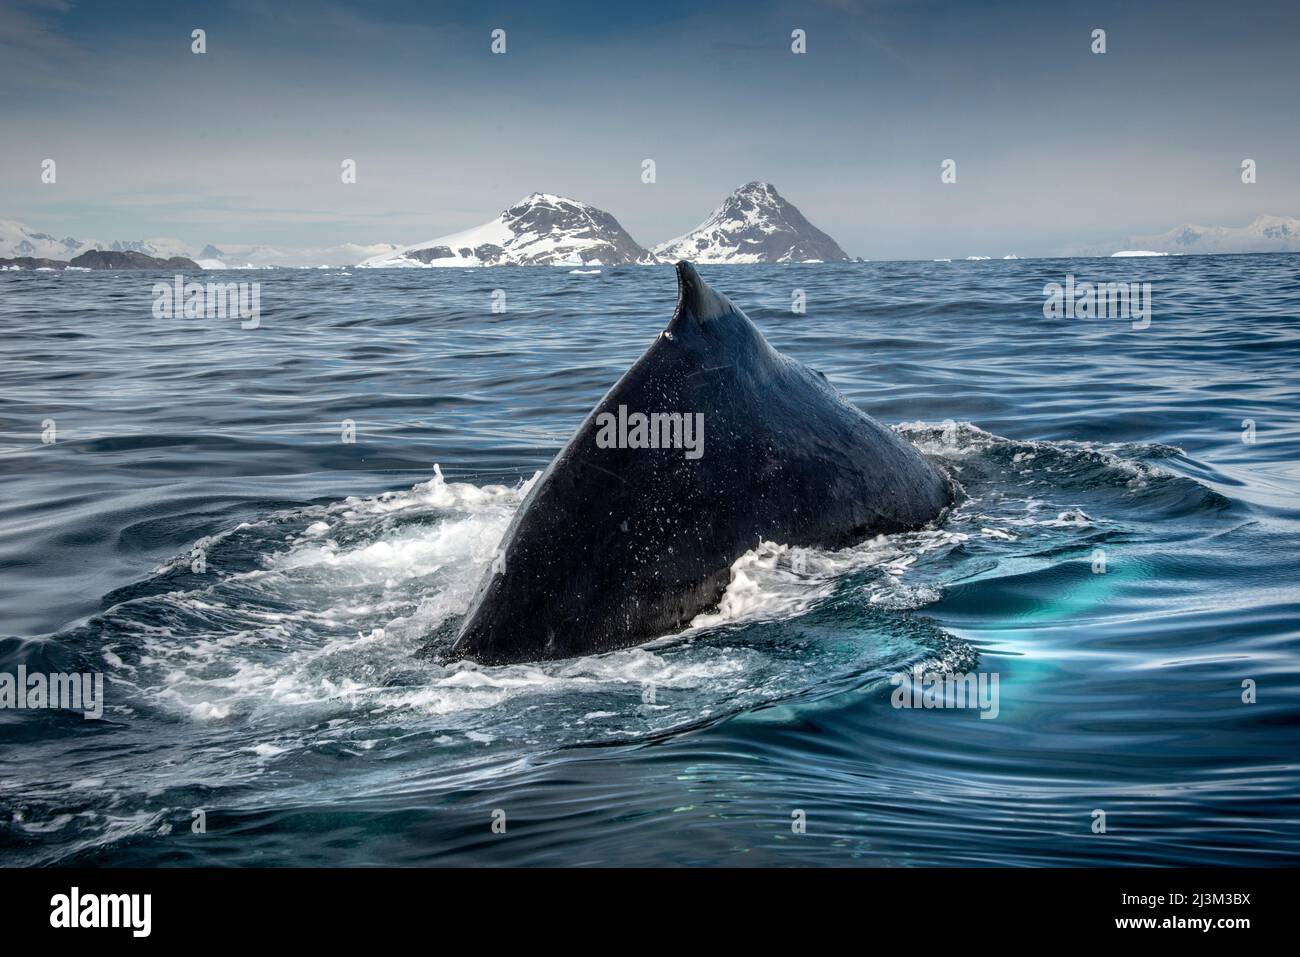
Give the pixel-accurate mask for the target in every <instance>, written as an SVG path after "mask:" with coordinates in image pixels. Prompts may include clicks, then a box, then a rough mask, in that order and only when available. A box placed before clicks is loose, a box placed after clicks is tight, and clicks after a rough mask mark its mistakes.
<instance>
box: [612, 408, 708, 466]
mask: <svg viewBox="0 0 1300 957" xmlns="http://www.w3.org/2000/svg"><path fill="white" fill-rule="evenodd" d="M596 426H597V428H598V430H599V431H597V432H596V447H597V448H602V449H685V450H686V457H687V458H688V459H698V458H699V457H700V456H702V455H703V454H704V413H703V412H695V413H691V412H651V413H649V414H647V413H645V412H633V413H631V414H630V415H629V414H628V411H627V406H625V405H620V406H619V407H618V414H617V415H615V414H614V413H613V412H602V413H600V415H598V416H596Z"/></svg>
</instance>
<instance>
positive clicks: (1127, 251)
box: [1110, 249, 1169, 259]
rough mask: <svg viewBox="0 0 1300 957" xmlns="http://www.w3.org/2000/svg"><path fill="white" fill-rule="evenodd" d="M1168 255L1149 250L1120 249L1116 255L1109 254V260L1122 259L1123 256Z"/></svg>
mask: <svg viewBox="0 0 1300 957" xmlns="http://www.w3.org/2000/svg"><path fill="white" fill-rule="evenodd" d="M1168 255H1169V254H1168V253H1157V252H1152V251H1151V250H1150V249H1121V250H1120V251H1119V252H1117V253H1111V254H1110V258H1111V259H1115V258H1117V257H1124V256H1168Z"/></svg>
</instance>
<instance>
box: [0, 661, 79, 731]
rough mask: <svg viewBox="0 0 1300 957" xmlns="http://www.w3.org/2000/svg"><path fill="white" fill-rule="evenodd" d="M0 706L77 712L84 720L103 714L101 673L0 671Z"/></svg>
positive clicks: (22, 669)
mask: <svg viewBox="0 0 1300 957" xmlns="http://www.w3.org/2000/svg"><path fill="white" fill-rule="evenodd" d="M0 708H21V709H55V710H64V711H80V712H82V717H84V718H85V719H86V720H87V721H93V720H96V719H98V718H102V717H103V716H104V676H103V675H102V674H98V673H96V674H89V673H88V674H78V673H76V672H73V673H71V674H67V673H64V672H54V673H51V674H45V673H43V672H33V673H30V674H29V673H28V671H27V666H26V665H19V666H18V673H17V674H10V673H9V672H8V671H3V672H0Z"/></svg>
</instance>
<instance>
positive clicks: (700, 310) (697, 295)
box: [668, 260, 736, 332]
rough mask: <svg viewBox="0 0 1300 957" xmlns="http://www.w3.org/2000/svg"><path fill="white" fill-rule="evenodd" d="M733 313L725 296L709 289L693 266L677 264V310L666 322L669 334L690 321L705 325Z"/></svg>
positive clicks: (684, 262)
mask: <svg viewBox="0 0 1300 957" xmlns="http://www.w3.org/2000/svg"><path fill="white" fill-rule="evenodd" d="M735 311H736V307H735V306H733V305H732V304H731V302H730V300H728V299H727V297H726V296H724V295H722V294H720V293H716V292H714V291H713V290H712V289H710V288H709V286H708V283H706V282H705V281H704V280H703V279H701V278H700V274H699V273H698V272H696V271H695V267H694V266H692V265H691V264H690V263H688V262H686V261H685V260H682V261H681V262H679V263H678V264H677V308H676V309H674V310H673V317H672V319H671V320H669V322H668V331H669V332H673V331H675V330H676V329H678V328H680V326H681V324H682V323H683V322H687V321H689V320H692V319H693V320H695V321H696V322H699V323H705V322H708V321H710V320H711V319H718V318H721V317H722V316H726V315H730V314H732V313H734V312H735Z"/></svg>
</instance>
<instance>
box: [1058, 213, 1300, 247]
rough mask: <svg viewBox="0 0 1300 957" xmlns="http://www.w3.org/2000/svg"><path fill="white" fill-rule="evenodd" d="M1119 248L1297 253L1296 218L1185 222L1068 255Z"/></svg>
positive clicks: (1299, 233)
mask: <svg viewBox="0 0 1300 957" xmlns="http://www.w3.org/2000/svg"><path fill="white" fill-rule="evenodd" d="M1121 250H1142V251H1147V252H1157V253H1181V254H1183V255H1195V254H1197V253H1202V254H1208V253H1283V252H1289V253H1294V252H1300V219H1294V218H1292V217H1289V216H1256V217H1255V219H1254V220H1253V221H1252V222H1250V223H1248V224H1246V225H1245V226H1196V225H1194V224H1192V223H1186V224H1184V225H1182V226H1175V227H1174V228H1173V229H1171V230H1169V231H1168V232H1164V233H1158V234H1157V235H1155V236H1128V237H1126V238H1125V239H1122V240H1119V241H1117V242H1112V243H1102V244H1096V245H1089V246H1080V247H1075V248H1072V249H1070V250H1068V251H1067V252H1066V255H1071V256H1109V255H1111V254H1113V253H1115V252H1116V251H1121Z"/></svg>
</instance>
